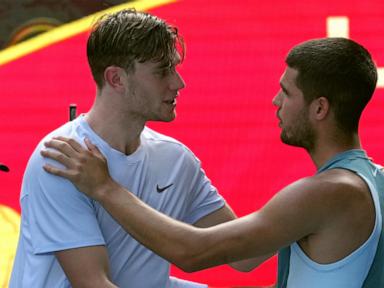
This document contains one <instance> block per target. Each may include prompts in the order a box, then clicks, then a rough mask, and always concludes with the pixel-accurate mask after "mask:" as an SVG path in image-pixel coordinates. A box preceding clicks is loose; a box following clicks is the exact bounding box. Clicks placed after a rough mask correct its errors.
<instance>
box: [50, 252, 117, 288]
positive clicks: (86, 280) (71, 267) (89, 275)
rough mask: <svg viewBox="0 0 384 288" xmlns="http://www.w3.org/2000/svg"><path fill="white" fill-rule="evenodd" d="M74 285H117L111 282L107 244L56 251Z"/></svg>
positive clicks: (104, 286) (104, 287)
mask: <svg viewBox="0 0 384 288" xmlns="http://www.w3.org/2000/svg"><path fill="white" fill-rule="evenodd" d="M55 255H56V258H57V259H58V261H59V263H60V265H61V267H62V268H63V270H64V272H65V275H66V276H67V278H68V279H69V281H70V283H71V285H72V287H74V288H76V287H94V288H96V287H103V288H106V287H116V286H115V285H113V284H112V282H110V280H109V277H108V273H109V265H108V255H107V251H106V248H105V246H89V247H82V248H75V249H68V250H62V251H57V252H55Z"/></svg>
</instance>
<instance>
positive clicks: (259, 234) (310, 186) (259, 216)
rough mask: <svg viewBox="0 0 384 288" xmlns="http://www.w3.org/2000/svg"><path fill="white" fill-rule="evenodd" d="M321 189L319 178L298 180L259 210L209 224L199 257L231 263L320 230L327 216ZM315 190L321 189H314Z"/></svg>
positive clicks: (268, 252)
mask: <svg viewBox="0 0 384 288" xmlns="http://www.w3.org/2000/svg"><path fill="white" fill-rule="evenodd" d="M319 189H320V190H323V189H324V187H321V185H320V186H319V185H318V183H317V182H316V181H315V182H313V181H312V180H310V179H304V180H302V181H301V180H300V181H297V182H295V183H293V184H291V185H289V186H287V187H286V188H284V189H283V190H281V191H280V192H279V193H278V194H276V195H275V196H274V197H273V198H272V199H271V200H270V201H269V202H268V203H267V204H266V205H265V206H264V207H263V208H262V209H260V210H259V211H257V212H254V213H252V214H249V215H247V216H244V217H241V218H238V219H236V220H233V221H230V222H228V223H224V224H221V225H217V226H214V227H210V228H207V230H206V232H204V235H205V236H204V243H206V245H205V251H202V250H200V253H201V255H199V256H198V258H200V257H201V259H207V258H208V259H211V260H212V263H228V262H233V261H237V260H240V259H247V258H250V257H264V255H268V254H269V255H273V253H274V252H275V251H277V250H278V249H279V248H281V247H284V246H287V245H289V244H291V243H292V242H294V241H297V240H298V239H301V238H303V237H304V236H306V235H309V234H311V233H316V231H317V230H318V229H319V227H321V223H323V221H325V220H324V219H327V218H326V217H323V216H325V214H326V213H325V212H324V211H322V209H321V206H322V205H324V202H323V201H322V197H321V196H319V195H321V193H319ZM313 191H317V192H316V193H311V192H313ZM322 218H323V219H322ZM212 254H214V255H212ZM219 258H221V260H220V259H219ZM216 261H217V262H216ZM202 262H204V260H202Z"/></svg>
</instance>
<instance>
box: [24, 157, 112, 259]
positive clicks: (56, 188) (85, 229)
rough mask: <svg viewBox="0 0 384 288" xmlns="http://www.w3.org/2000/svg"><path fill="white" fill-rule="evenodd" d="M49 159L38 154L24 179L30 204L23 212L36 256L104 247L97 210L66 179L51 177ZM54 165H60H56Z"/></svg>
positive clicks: (25, 190) (26, 197)
mask: <svg viewBox="0 0 384 288" xmlns="http://www.w3.org/2000/svg"><path fill="white" fill-rule="evenodd" d="M44 161H45V160H43V159H41V157H40V156H39V154H38V153H36V152H35V153H34V155H33V156H32V159H31V161H30V163H29V164H28V167H27V171H26V174H25V177H24V180H23V188H22V191H23V192H22V193H23V194H25V195H26V196H25V199H27V201H26V202H25V203H26V204H27V205H25V206H24V208H26V209H25V210H24V211H23V213H26V214H25V216H26V217H27V218H28V224H29V225H30V227H29V229H30V232H31V239H32V245H33V252H34V253H36V254H40V253H50V252H53V251H58V250H65V249H70V248H75V247H82V246H93V245H103V244H104V243H105V242H104V239H103V236H102V233H101V231H100V228H99V225H98V222H97V218H96V213H95V207H94V204H93V202H92V200H90V199H89V198H88V197H86V196H85V195H83V194H81V193H80V192H79V191H77V189H76V188H75V186H74V185H73V184H72V183H71V182H69V181H68V180H66V179H63V178H60V177H57V176H54V175H51V174H48V173H47V172H45V171H44V170H43V168H42V165H43V163H44ZM52 165H58V164H57V163H53V162H52Z"/></svg>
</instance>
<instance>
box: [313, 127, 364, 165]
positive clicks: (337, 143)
mask: <svg viewBox="0 0 384 288" xmlns="http://www.w3.org/2000/svg"><path fill="white" fill-rule="evenodd" d="M352 149H361V144H360V139H359V136H358V134H357V133H355V134H353V135H350V136H349V137H338V138H337V137H334V138H333V139H326V140H323V141H317V142H316V144H315V147H314V149H313V151H308V152H309V155H310V156H311V158H312V161H313V163H314V164H315V166H316V168H317V169H319V168H320V167H321V166H323V165H324V164H325V163H326V162H327V161H328V160H330V159H332V158H333V157H334V156H335V155H337V154H339V153H342V152H345V151H348V150H352Z"/></svg>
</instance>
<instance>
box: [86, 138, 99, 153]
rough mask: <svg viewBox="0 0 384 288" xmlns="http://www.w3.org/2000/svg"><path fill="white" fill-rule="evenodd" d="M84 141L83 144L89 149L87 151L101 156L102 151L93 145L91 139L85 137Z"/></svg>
mask: <svg viewBox="0 0 384 288" xmlns="http://www.w3.org/2000/svg"><path fill="white" fill-rule="evenodd" d="M84 143H85V145H87V148H88V149H89V151H91V152H93V153H95V154H97V155H100V156H102V153H101V152H100V150H99V148H98V147H97V146H96V145H94V144H93V143H92V142H91V140H89V139H88V138H85V139H84Z"/></svg>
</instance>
